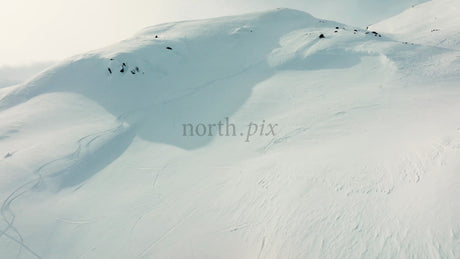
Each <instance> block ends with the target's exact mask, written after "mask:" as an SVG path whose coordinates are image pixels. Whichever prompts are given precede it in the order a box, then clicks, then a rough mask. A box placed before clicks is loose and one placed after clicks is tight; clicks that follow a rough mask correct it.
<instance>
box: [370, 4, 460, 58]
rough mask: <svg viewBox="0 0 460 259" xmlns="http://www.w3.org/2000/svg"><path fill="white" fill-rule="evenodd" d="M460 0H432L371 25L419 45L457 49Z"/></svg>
mask: <svg viewBox="0 0 460 259" xmlns="http://www.w3.org/2000/svg"><path fill="white" fill-rule="evenodd" d="M459 13H460V2H459V1H452V0H432V1H429V2H427V3H424V4H421V5H417V6H414V7H413V8H411V9H408V10H407V11H405V12H403V13H401V14H399V15H397V16H395V17H393V18H390V19H388V20H385V21H382V22H379V23H377V24H375V25H372V26H371V29H372V30H376V31H379V32H383V33H390V34H392V37H393V38H396V39H399V40H401V41H409V42H413V43H418V44H425V45H430V46H438V47H444V48H451V49H457V50H459V49H460V47H459V46H460V26H459V25H460V15H459Z"/></svg>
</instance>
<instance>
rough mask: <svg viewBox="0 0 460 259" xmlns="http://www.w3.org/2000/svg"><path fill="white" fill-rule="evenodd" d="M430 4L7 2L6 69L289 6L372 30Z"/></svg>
mask: <svg viewBox="0 0 460 259" xmlns="http://www.w3.org/2000/svg"><path fill="white" fill-rule="evenodd" d="M423 1H424V0H385V1H382V0H284V1H282V0H150V1H149V0H129V1H128V0H124V1H120V0H78V1H77V0H73V1H70V0H39V1H38V0H6V1H2V3H1V5H0V42H1V43H0V66H2V65H21V64H25V63H30V62H37V61H46V60H59V59H63V58H66V57H68V56H71V55H74V54H78V53H81V52H85V51H88V50H92V49H96V48H99V47H103V46H105V45H108V44H111V43H114V42H116V41H119V40H122V39H125V38H128V37H130V36H131V35H132V34H134V33H136V32H137V31H139V30H140V29H142V28H144V27H147V26H151V25H154V24H158V23H164V22H171V21H177V20H188V19H200V18H209V17H218V16H223V15H232V14H240V13H247V12H252V11H259V10H269V9H274V8H277V7H289V8H295V9H300V10H304V11H307V12H309V13H311V14H313V15H314V16H316V17H319V18H324V19H332V20H337V21H340V22H343V23H347V24H353V25H359V26H366V25H368V24H371V23H374V22H377V21H379V20H381V19H384V18H385V17H389V16H392V15H394V14H397V13H399V12H401V11H402V10H404V9H406V8H408V7H410V6H411V5H412V4H415V3H419V2H423Z"/></svg>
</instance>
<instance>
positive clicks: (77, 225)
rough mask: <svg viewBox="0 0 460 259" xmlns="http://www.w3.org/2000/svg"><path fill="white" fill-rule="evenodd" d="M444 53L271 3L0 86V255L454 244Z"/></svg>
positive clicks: (451, 132) (268, 252) (457, 144)
mask: <svg viewBox="0 0 460 259" xmlns="http://www.w3.org/2000/svg"><path fill="white" fill-rule="evenodd" d="M336 27H338V29H336ZM355 30H356V31H355ZM321 34H324V36H325V38H323V39H320V38H319V35H321ZM156 36H158V37H156ZM168 47H169V48H170V49H168ZM459 56H460V52H459V51H456V50H452V49H446V48H440V47H433V46H425V45H411V44H403V43H402V42H399V41H395V40H393V39H391V38H390V37H388V36H387V35H385V34H383V35H380V36H379V34H373V33H371V32H368V31H365V30H363V29H360V28H353V27H349V26H346V25H343V24H340V23H336V22H332V21H325V20H319V19H316V18H314V17H312V16H310V15H309V14H306V13H303V12H299V11H295V10H290V9H278V10H274V11H270V12H264V13H256V14H248V15H242V16H236V17H224V18H218V19H211V20H203V21H190V22H179V23H171V24H163V25H158V26H154V27H151V28H147V29H145V30H144V31H142V32H140V33H138V34H137V35H135V36H134V37H133V38H131V39H129V40H126V41H123V42H120V43H118V44H115V45H113V46H110V47H108V48H105V49H101V50H98V51H94V52H92V53H88V54H85V55H81V56H78V57H75V58H73V59H71V60H67V61H64V62H62V63H61V64H59V65H56V66H55V67H54V68H51V69H49V70H48V71H46V72H44V73H42V74H40V75H39V76H38V77H36V78H34V79H33V80H31V81H30V82H28V83H25V84H21V85H17V86H13V87H7V88H3V89H0V155H1V157H0V198H1V199H2V200H3V201H4V202H3V205H2V206H1V216H2V218H3V221H2V223H0V255H1V257H2V258H14V257H19V258H80V257H82V258H184V257H186V258H257V257H259V258H357V257H364V258H375V257H382V258H394V257H400V258H406V257H417V258H439V257H443V258H458V257H459V256H460V225H459V224H460V221H459V220H458V219H459V218H460V204H459V203H458V202H457V200H456V198H455V197H459V195H460V188H459V187H460V177H459V176H458V170H459V168H460V162H459V161H460V160H459V155H460V117H459V116H458V111H459V110H460V102H458V100H459V98H460V89H458V82H459V80H460V73H459V72H460V70H459V69H460V59H459ZM123 63H124V65H123ZM109 69H110V71H111V72H109ZM121 71H123V72H121ZM226 117H228V118H229V120H230V121H231V123H233V124H235V126H236V128H237V129H238V133H240V132H241V133H243V135H239V134H237V136H231V137H230V136H227V137H226V136H218V135H216V134H214V135H213V136H206V137H198V136H195V137H184V136H182V135H183V132H182V130H183V127H182V124H184V123H193V124H198V123H205V124H208V123H211V124H212V123H217V122H219V121H225V118H226ZM264 121H265V124H278V126H277V128H276V134H275V136H272V135H269V136H260V135H257V136H253V137H252V138H250V141H249V142H246V141H245V140H246V139H247V136H246V133H247V130H248V127H247V125H248V124H249V123H250V122H254V123H258V124H261V123H263V122H264Z"/></svg>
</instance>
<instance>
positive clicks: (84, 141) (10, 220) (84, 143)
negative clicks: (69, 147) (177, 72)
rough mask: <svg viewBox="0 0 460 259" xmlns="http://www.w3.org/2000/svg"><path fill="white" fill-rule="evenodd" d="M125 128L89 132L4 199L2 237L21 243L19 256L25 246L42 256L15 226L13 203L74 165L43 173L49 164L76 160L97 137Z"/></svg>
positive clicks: (120, 126) (0, 235) (0, 233)
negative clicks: (71, 150) (72, 147)
mask: <svg viewBox="0 0 460 259" xmlns="http://www.w3.org/2000/svg"><path fill="white" fill-rule="evenodd" d="M123 128H124V124H123V123H121V124H120V125H119V126H117V127H115V128H112V129H108V130H104V131H100V132H97V133H93V134H89V135H87V136H84V137H82V138H80V139H79V140H78V141H77V148H76V150H75V151H74V152H72V153H70V154H68V155H65V156H63V157H61V158H57V159H55V160H52V161H49V162H46V163H44V164H43V165H42V166H40V167H39V168H38V169H37V170H35V172H33V175H35V179H33V180H31V181H29V182H26V183H25V184H23V185H21V186H19V187H18V188H17V189H16V190H14V191H13V192H12V193H11V194H10V195H9V196H8V197H7V198H6V199H5V200H4V201H3V204H2V207H1V209H0V213H1V215H2V218H3V220H4V221H5V223H6V224H7V226H6V228H5V229H3V230H2V231H1V232H0V238H2V237H6V238H8V239H10V240H12V241H14V242H16V243H18V244H19V251H18V255H17V258H19V256H20V254H21V252H22V249H23V248H24V249H26V250H27V251H28V252H30V253H31V254H32V255H33V256H35V257H37V258H41V257H40V256H39V255H38V253H37V252H35V251H34V250H32V249H31V248H30V247H29V246H27V245H26V244H25V242H24V239H23V237H22V235H21V234H20V232H19V231H18V230H17V229H16V228H15V227H14V220H15V218H16V215H15V213H14V212H13V210H12V209H11V205H12V203H13V202H14V201H15V200H17V199H19V198H21V196H23V195H24V194H26V193H29V192H31V191H33V190H34V189H37V188H39V187H40V185H41V184H42V183H43V181H44V180H45V179H46V178H53V177H57V176H59V175H61V174H62V173H65V172H66V171H67V169H68V168H70V167H71V166H72V165H70V166H69V167H68V168H64V169H62V170H60V172H56V173H53V174H49V175H43V174H42V173H41V172H42V171H44V170H45V169H46V168H47V167H49V166H51V165H53V164H55V163H57V162H61V161H68V162H76V161H77V160H78V159H79V158H80V155H81V152H82V150H85V149H88V148H89V147H90V145H91V144H92V143H93V142H94V141H96V140H97V139H99V138H101V137H103V136H106V135H109V134H115V135H117V134H116V133H117V132H119V131H120V130H122V129H123ZM8 215H9V216H8ZM63 221H64V220H63ZM67 222H69V221H67ZM9 230H12V231H13V232H14V234H16V235H17V237H16V238H15V237H14V236H12V235H10V234H8V233H7V232H8V231H9Z"/></svg>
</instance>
